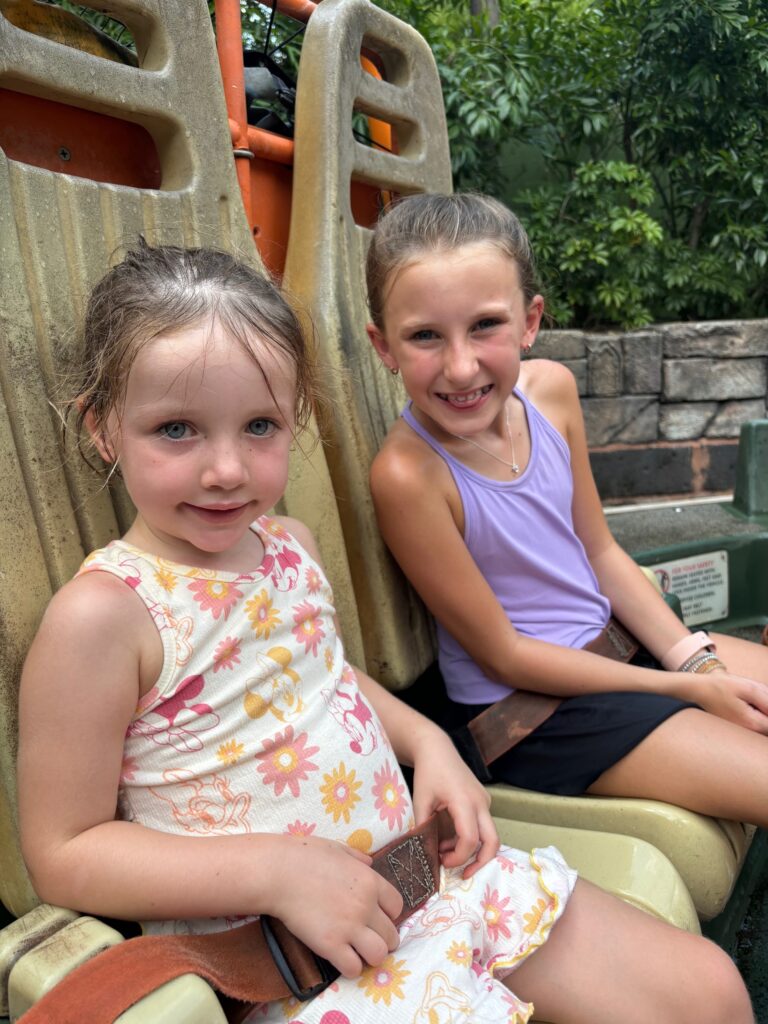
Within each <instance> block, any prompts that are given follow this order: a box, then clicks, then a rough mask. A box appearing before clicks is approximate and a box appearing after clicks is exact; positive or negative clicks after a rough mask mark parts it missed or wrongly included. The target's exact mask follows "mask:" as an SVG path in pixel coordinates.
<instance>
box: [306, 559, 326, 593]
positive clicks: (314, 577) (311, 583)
mask: <svg viewBox="0 0 768 1024" xmlns="http://www.w3.org/2000/svg"><path fill="white" fill-rule="evenodd" d="M304 579H305V580H306V582H307V590H308V591H309V592H310V594H316V593H317V592H318V590H319V589H320V587H322V585H323V580H322V578H321V576H320V573H319V572H318V571H317V569H316V568H315V567H314V565H310V566H309V568H308V569H307V571H306V573H305V576H304Z"/></svg>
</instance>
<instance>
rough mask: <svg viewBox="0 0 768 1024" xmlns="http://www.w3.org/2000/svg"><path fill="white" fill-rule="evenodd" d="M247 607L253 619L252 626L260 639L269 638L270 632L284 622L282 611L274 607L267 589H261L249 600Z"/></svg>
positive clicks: (249, 616)
mask: <svg viewBox="0 0 768 1024" xmlns="http://www.w3.org/2000/svg"><path fill="white" fill-rule="evenodd" d="M245 609H246V611H247V612H248V618H249V619H250V620H251V628H252V629H253V632H254V633H255V634H256V636H257V637H258V638H259V639H260V640H262V639H263V640H269V634H270V633H271V632H272V630H273V629H274V628H275V626H279V625H280V623H281V622H282V619H281V618H280V613H279V612H278V611H277V609H276V608H273V607H272V602H271V601H270V599H269V595H268V594H267V592H266V590H262V591H260V592H259V593H258V594H257V596H256V597H252V598H251V600H250V601H247V602H246V605H245Z"/></svg>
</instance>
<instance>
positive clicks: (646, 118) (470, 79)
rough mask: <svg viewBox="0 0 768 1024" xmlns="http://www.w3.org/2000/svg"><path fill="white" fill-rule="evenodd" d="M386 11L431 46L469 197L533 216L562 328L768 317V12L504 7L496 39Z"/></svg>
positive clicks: (692, 4) (715, 7) (670, 5)
mask: <svg viewBox="0 0 768 1024" xmlns="http://www.w3.org/2000/svg"><path fill="white" fill-rule="evenodd" d="M380 3H381V5H382V6H384V7H386V8H387V9H389V10H391V11H392V12H393V13H395V14H397V15H398V16H400V17H402V18H403V19H404V20H406V21H409V22H410V23H411V24H413V25H414V26H415V27H416V28H417V29H418V30H419V31H420V32H422V34H423V35H424V36H425V37H426V38H427V40H428V41H429V42H430V44H431V46H432V48H433V51H434V53H435V57H436V59H437V62H438V67H439V69H440V74H441V78H442V82H443V89H444V95H445V103H446V111H447V114H448V119H449V131H450V135H451V144H452V152H453V168H454V175H455V183H456V187H458V188H479V189H483V190H486V191H490V192H492V193H494V194H496V195H499V196H500V197H501V198H504V199H506V200H507V202H509V204H510V205H511V206H512V207H513V208H514V209H516V210H517V211H518V212H519V213H520V214H521V216H522V218H523V220H524V221H525V223H526V225H527V226H528V227H529V230H530V233H531V236H532V238H533V240H534V243H535V245H536V248H537V251H538V255H539V263H540V269H541V271H542V275H543V277H544V279H545V283H546V285H547V292H548V295H549V300H550V306H551V308H552V309H553V310H554V312H555V313H556V315H557V317H558V320H559V321H560V322H561V323H563V324H567V323H577V324H580V325H607V324H622V325H633V326H637V325H640V324H643V323H647V322H649V321H651V320H669V319H673V318H684V319H685V318H691V319H702V318H707V319H708V318H722V317H732V316H766V315H768V281H767V279H766V272H765V267H766V261H767V260H768V187H767V186H766V181H765V167H766V164H768V104H766V95H768V0H646V2H642V0H502V2H501V19H500V23H499V25H498V26H496V27H494V28H491V27H490V26H489V25H488V23H487V22H486V21H485V20H484V19H482V18H477V17H474V18H473V17H472V16H471V15H470V13H469V5H468V3H467V4H466V5H457V4H456V3H454V2H450V0H435V2H433V3H431V4H428V5H425V4H421V3H420V2H416V0H380ZM531 154H533V155H534V157H535V165H536V167H537V171H536V172H535V173H536V180H535V181H534V182H533V183H531V181H530V180H529V181H528V182H527V183H526V182H525V162H526V161H527V160H528V159H529V158H530V156H531ZM510 159H511V160H512V161H513V163H514V164H515V167H514V171H515V172H517V173H516V174H513V175H512V176H511V177H512V180H510V175H509V166H508V165H509V161H510ZM538 168H541V171H540V172H539V170H538ZM521 170H522V171H523V174H522V183H520V182H519V181H517V180H515V178H520V177H521V175H520V173H519V172H520V171H521ZM532 173H533V172H531V171H529V172H528V177H529V179H530V177H531V175H532Z"/></svg>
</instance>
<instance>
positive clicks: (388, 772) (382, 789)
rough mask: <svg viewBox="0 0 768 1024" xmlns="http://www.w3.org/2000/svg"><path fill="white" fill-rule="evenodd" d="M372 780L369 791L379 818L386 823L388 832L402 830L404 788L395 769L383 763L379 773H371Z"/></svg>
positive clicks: (406, 806)
mask: <svg viewBox="0 0 768 1024" xmlns="http://www.w3.org/2000/svg"><path fill="white" fill-rule="evenodd" d="M373 778H374V780H375V781H374V785H373V786H372V788H371V791H372V793H373V795H374V796H375V797H376V800H375V802H374V807H375V808H376V810H377V811H378V812H379V818H381V820H382V821H386V823H387V825H388V826H389V829H390V831H394V830H395V829H402V827H403V816H404V815H405V813H406V811H407V810H408V802H407V801H406V799H405V786H404V785H402V784H401V782H400V779H399V776H398V774H397V772H396V771H395V769H394V768H391V767H390V765H389V761H386V762H385V763H384V767H383V768H382V770H381V771H380V772H374V773H373Z"/></svg>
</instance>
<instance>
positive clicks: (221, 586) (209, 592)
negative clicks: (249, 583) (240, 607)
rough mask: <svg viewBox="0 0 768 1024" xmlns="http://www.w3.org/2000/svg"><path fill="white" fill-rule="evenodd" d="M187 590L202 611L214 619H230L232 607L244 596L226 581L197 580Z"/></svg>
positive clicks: (232, 584)
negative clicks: (222, 617)
mask: <svg viewBox="0 0 768 1024" xmlns="http://www.w3.org/2000/svg"><path fill="white" fill-rule="evenodd" d="M187 589H189V590H190V591H191V592H192V596H193V597H194V599H195V600H196V601H197V602H198V603H199V605H200V610H201V611H204V612H210V613H211V615H213V617H214V619H218V617H219V616H220V615H223V616H224V618H225V619H228V618H229V613H230V612H231V610H232V606H233V605H234V604H237V600H238V598H240V597H242V596H243V592H242V590H238V589H237V587H236V586H235V585H234V583H227V582H226V581H225V580H195V581H194V583H190V584H189V587H188V588H187Z"/></svg>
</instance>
